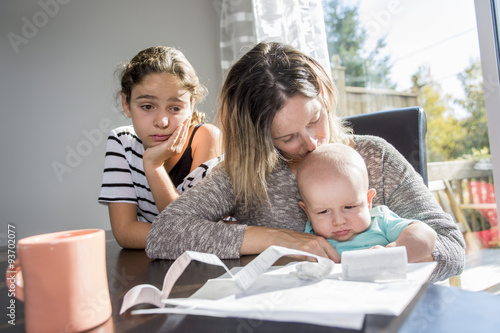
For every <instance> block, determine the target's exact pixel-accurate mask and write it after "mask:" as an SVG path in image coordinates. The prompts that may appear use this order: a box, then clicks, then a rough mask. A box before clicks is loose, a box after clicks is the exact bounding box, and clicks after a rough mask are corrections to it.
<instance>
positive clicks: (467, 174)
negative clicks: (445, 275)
mask: <svg viewBox="0 0 500 333" xmlns="http://www.w3.org/2000/svg"><path fill="white" fill-rule="evenodd" d="M428 177H429V188H430V189H431V191H432V192H433V193H434V194H435V196H436V198H437V199H438V201H439V202H440V204H441V206H442V207H443V209H444V210H445V211H446V212H448V213H450V214H451V215H452V216H453V217H454V218H455V220H456V222H457V223H458V224H459V226H460V228H461V230H462V232H464V235H465V237H466V241H467V242H468V246H469V248H472V250H474V249H475V248H477V247H499V245H500V244H499V236H498V219H497V205H496V201H495V191H494V189H493V173H492V170H491V164H489V161H479V162H478V161H453V162H438V163H429V164H428Z"/></svg>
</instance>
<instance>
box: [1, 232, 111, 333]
mask: <svg viewBox="0 0 500 333" xmlns="http://www.w3.org/2000/svg"><path fill="white" fill-rule="evenodd" d="M17 255H18V259H17V260H16V262H15V265H14V266H15V267H14V268H12V267H10V268H8V269H7V279H9V278H10V281H12V280H14V279H15V295H16V298H18V299H19V300H21V301H23V302H24V306H25V317H26V318H25V324H26V331H27V332H51V333H52V332H79V331H84V330H88V329H90V328H92V327H95V326H97V325H100V324H102V323H103V322H105V321H106V320H107V319H108V318H109V317H110V316H111V302H110V298H109V290H108V280H107V274H106V244H105V234H104V230H100V229H82V230H72V231H62V232H55V233H50V234H43V235H37V236H31V237H27V238H23V239H21V240H19V242H18V243H17ZM13 272H14V273H13Z"/></svg>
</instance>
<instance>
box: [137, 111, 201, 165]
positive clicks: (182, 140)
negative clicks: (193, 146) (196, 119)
mask: <svg viewBox="0 0 500 333" xmlns="http://www.w3.org/2000/svg"><path fill="white" fill-rule="evenodd" d="M190 124H191V117H188V118H187V119H186V120H184V122H182V123H181V124H180V125H179V126H177V128H176V129H175V131H174V132H173V133H172V135H171V136H170V137H169V138H168V140H165V141H163V142H162V143H160V144H159V145H156V146H154V147H148V148H147V149H146V151H145V152H144V156H143V160H144V163H147V164H149V165H150V166H153V167H159V166H162V165H163V164H164V163H165V161H166V160H168V159H169V158H171V157H173V156H175V155H177V154H179V153H181V152H182V149H183V148H184V145H185V144H186V140H187V138H188V133H189V125H190Z"/></svg>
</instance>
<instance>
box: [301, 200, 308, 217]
mask: <svg viewBox="0 0 500 333" xmlns="http://www.w3.org/2000/svg"><path fill="white" fill-rule="evenodd" d="M299 205H300V207H301V208H302V209H303V210H304V212H306V214H307V208H306V204H305V203H304V201H302V200H300V201H299Z"/></svg>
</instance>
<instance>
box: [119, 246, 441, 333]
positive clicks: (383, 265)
mask: <svg viewBox="0 0 500 333" xmlns="http://www.w3.org/2000/svg"><path fill="white" fill-rule="evenodd" d="M350 252H352V253H351V258H346V259H349V260H345V259H344V256H343V259H342V260H343V262H344V260H345V261H346V263H347V264H346V263H344V266H346V267H349V270H347V269H345V268H344V270H343V269H342V264H335V263H334V262H333V261H331V260H329V259H326V258H322V257H319V256H316V255H313V254H310V253H307V252H303V251H297V250H292V249H287V248H283V247H279V246H271V247H269V248H268V249H266V250H265V251H264V252H262V253H261V254H260V255H259V256H257V257H256V258H255V259H254V260H252V261H251V262H250V263H249V264H248V265H246V266H245V267H235V268H233V269H232V270H229V269H228V268H227V267H226V266H225V265H224V263H223V262H222V261H221V260H220V259H219V258H218V257H217V256H215V255H213V254H207V253H200V252H193V251H186V252H185V253H184V254H183V255H181V256H180V257H179V258H178V259H177V260H176V261H175V262H174V263H173V264H172V266H171V267H170V269H169V270H168V272H167V274H166V276H165V279H164V283H163V288H162V290H159V289H158V288H156V287H155V286H152V285H138V286H135V287H133V288H132V289H131V290H129V291H128V292H127V294H126V295H125V296H124V298H123V303H122V307H121V310H120V313H123V312H125V311H127V310H128V309H130V308H131V307H133V306H135V305H137V304H141V303H149V304H152V305H154V306H156V308H151V309H140V310H133V311H132V312H131V313H132V314H150V313H166V314H191V315H204V316H214V317H236V318H251V319H255V318H259V319H260V320H271V321H287V322H303V323H310V324H317V325H324V326H334V327H345V328H352V329H361V327H362V325H363V320H364V316H365V315H366V314H384V315H394V316H397V315H399V314H400V313H401V312H402V311H403V310H404V309H405V308H406V306H407V305H408V304H409V303H410V301H411V300H412V299H413V298H414V297H415V295H416V294H417V292H418V291H419V290H420V288H421V287H422V285H423V284H424V283H425V282H427V281H428V279H429V277H430V275H431V273H432V271H433V269H434V267H435V265H436V263H419V264H407V263H406V251H404V248H386V249H377V250H359V251H350ZM346 253H348V252H346ZM289 255H294V256H309V257H313V258H316V260H317V262H306V261H303V262H294V263H291V264H288V265H286V266H281V267H279V266H272V265H273V263H275V262H276V260H278V259H279V258H281V257H283V256H289ZM398 258H399V259H398ZM401 258H403V260H401ZM192 260H196V261H200V262H203V263H206V264H211V265H217V266H221V267H223V268H224V269H225V270H226V271H227V273H226V274H224V275H222V276H220V277H218V278H216V279H211V280H208V281H207V282H206V283H205V285H203V286H202V287H201V288H200V289H199V290H198V291H197V292H195V293H194V294H193V295H192V296H191V297H189V298H169V295H170V291H171V290H172V288H173V286H174V284H175V282H176V281H177V279H178V278H179V277H180V276H181V274H182V272H183V271H184V269H185V268H186V267H187V266H188V265H189V263H190V262H191V261H192ZM363 267H365V268H366V269H363ZM349 272H351V273H354V274H352V277H354V279H350V276H349ZM363 272H364V273H363ZM376 272H379V273H381V274H376Z"/></svg>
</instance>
